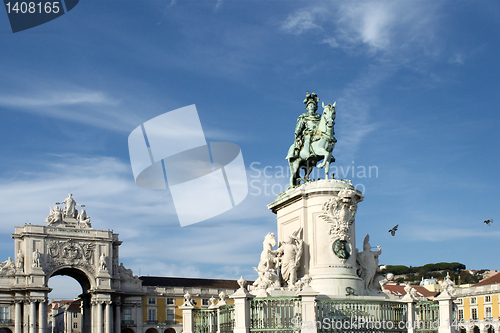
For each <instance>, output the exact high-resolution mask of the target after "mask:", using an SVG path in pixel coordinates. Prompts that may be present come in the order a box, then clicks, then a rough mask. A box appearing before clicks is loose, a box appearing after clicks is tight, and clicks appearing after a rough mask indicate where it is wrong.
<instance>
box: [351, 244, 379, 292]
mask: <svg viewBox="0 0 500 333" xmlns="http://www.w3.org/2000/svg"><path fill="white" fill-rule="evenodd" d="M369 241H370V235H366V237H365V240H364V241H363V252H361V253H358V257H357V261H358V264H359V270H358V275H359V276H360V277H361V279H363V283H364V287H365V291H366V292H367V293H368V294H370V293H374V292H375V293H376V292H378V289H379V288H378V287H379V286H378V285H377V286H375V285H374V283H373V282H374V279H375V275H376V274H377V269H378V257H379V256H380V254H382V248H381V247H380V246H377V251H372V250H371V248H372V247H371V245H370V243H369Z"/></svg>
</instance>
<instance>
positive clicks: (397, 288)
mask: <svg viewBox="0 0 500 333" xmlns="http://www.w3.org/2000/svg"><path fill="white" fill-rule="evenodd" d="M411 287H412V288H415V289H416V290H417V296H424V297H432V296H436V295H437V294H439V292H437V291H430V290H428V289H426V288H424V287H422V286H411ZM384 289H385V290H389V291H390V292H391V294H393V295H398V296H404V295H406V291H405V285H397V284H386V285H385V286H384Z"/></svg>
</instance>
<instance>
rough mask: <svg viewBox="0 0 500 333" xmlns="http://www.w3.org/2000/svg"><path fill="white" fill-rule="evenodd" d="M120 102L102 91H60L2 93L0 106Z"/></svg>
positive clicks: (46, 105)
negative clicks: (24, 93)
mask: <svg viewBox="0 0 500 333" xmlns="http://www.w3.org/2000/svg"><path fill="white" fill-rule="evenodd" d="M119 103H120V102H119V101H118V100H114V99H112V98H110V97H109V96H106V94H105V93H103V92H100V91H70V90H67V91H59V92H57V93H54V92H50V93H43V94H39V95H38V96H31V95H24V96H20V95H10V96H8V95H0V106H6V107H13V108H34V107H53V106H74V105H79V104H92V105H96V104H97V105H107V106H110V105H111V106H116V105H118V104H119Z"/></svg>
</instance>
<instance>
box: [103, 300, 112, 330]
mask: <svg viewBox="0 0 500 333" xmlns="http://www.w3.org/2000/svg"><path fill="white" fill-rule="evenodd" d="M104 304H105V306H106V308H105V315H106V318H105V319H104V322H105V324H106V326H105V333H112V331H111V330H112V328H113V325H112V324H113V312H112V310H113V308H112V302H111V301H106V302H105V303H104Z"/></svg>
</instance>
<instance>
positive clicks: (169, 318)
mask: <svg viewBox="0 0 500 333" xmlns="http://www.w3.org/2000/svg"><path fill="white" fill-rule="evenodd" d="M174 320H175V313H174V309H167V322H170V323H173V322H174Z"/></svg>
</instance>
